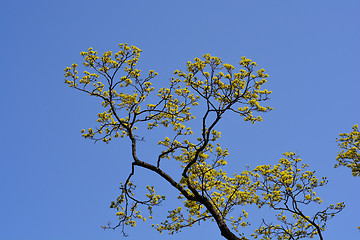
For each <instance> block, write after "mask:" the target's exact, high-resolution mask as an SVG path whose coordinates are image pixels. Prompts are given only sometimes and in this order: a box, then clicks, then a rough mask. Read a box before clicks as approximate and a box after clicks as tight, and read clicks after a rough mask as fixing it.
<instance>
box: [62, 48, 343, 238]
mask: <svg viewBox="0 0 360 240" xmlns="http://www.w3.org/2000/svg"><path fill="white" fill-rule="evenodd" d="M119 47H120V49H119V51H117V52H115V53H113V52H112V51H108V52H104V53H103V54H102V55H101V56H99V55H98V53H97V51H94V50H93V48H89V49H88V51H85V52H81V53H80V54H81V56H82V57H83V60H84V61H83V64H82V65H83V66H82V67H81V68H84V71H82V73H81V74H80V73H79V72H78V71H79V70H78V69H79V68H80V66H78V65H77V64H76V63H74V64H72V65H71V67H67V68H66V69H65V78H66V79H65V83H66V84H68V85H69V87H71V88H74V89H76V90H78V91H81V92H83V93H85V94H87V95H90V96H92V97H96V98H98V99H100V100H101V104H102V106H103V108H104V111H103V112H100V113H98V120H97V122H98V126H97V127H96V128H89V129H88V130H84V129H83V130H82V131H81V132H82V136H83V137H85V138H87V139H91V140H94V141H103V142H105V143H109V142H111V141H114V140H117V139H118V138H119V139H121V138H128V139H129V140H130V143H131V144H130V146H129V148H131V155H132V159H131V160H130V159H129V161H131V162H132V167H131V169H129V174H128V175H127V176H122V177H124V181H123V184H122V185H121V187H120V189H121V192H120V195H119V197H118V198H117V199H116V200H115V201H113V202H112V203H111V206H110V207H111V208H113V209H115V210H116V216H117V217H118V223H117V224H115V225H107V226H104V228H105V229H106V228H119V229H121V231H122V233H123V234H124V236H125V235H126V227H135V226H136V222H137V221H138V220H141V221H146V220H147V219H152V214H153V211H154V207H155V206H158V205H159V204H160V203H161V202H162V201H163V200H165V196H164V195H158V194H156V193H155V187H154V186H147V187H146V188H147V191H148V194H146V196H144V197H145V198H146V200H144V199H143V198H142V197H143V196H141V197H139V196H137V194H136V192H135V188H136V185H135V184H134V181H133V179H134V177H135V176H136V169H137V168H144V169H147V170H148V171H149V172H151V173H153V174H155V175H158V176H160V177H161V178H162V179H163V180H164V181H166V182H168V183H169V187H171V188H173V189H175V190H176V191H177V192H178V194H179V196H178V198H179V199H180V200H178V201H179V202H178V207H177V208H175V209H173V210H169V211H168V212H169V215H168V217H167V219H166V220H164V221H163V222H160V223H157V224H152V226H153V227H154V228H156V229H157V230H158V231H159V232H160V233H162V232H166V231H167V232H169V233H170V234H172V233H174V232H179V231H181V229H183V228H185V227H191V226H193V225H194V224H195V223H197V222H201V221H206V220H211V221H214V222H215V223H216V225H217V227H218V228H219V230H220V233H221V235H222V236H223V237H224V238H226V239H236V240H238V239H248V238H249V237H253V238H259V239H271V238H277V239H300V238H304V237H314V236H318V237H319V239H323V236H322V232H323V231H324V230H325V225H326V222H327V220H328V219H329V218H331V217H333V216H334V215H335V214H337V213H339V212H340V211H341V210H342V209H343V208H344V204H343V203H338V204H334V205H330V206H328V207H325V208H324V209H323V210H321V211H317V212H314V213H312V214H306V213H305V212H304V210H303V208H302V207H303V206H304V205H308V204H311V203H315V204H319V203H321V202H322V200H321V199H320V198H319V197H317V196H316V193H315V189H316V188H317V187H321V186H323V185H325V184H326V183H327V180H326V178H323V179H320V180H319V179H318V178H317V177H316V176H315V172H314V171H309V170H308V169H307V168H308V166H307V165H306V164H302V163H301V159H300V158H299V157H298V156H296V155H295V154H294V153H292V152H287V153H284V156H283V158H281V159H280V161H279V162H278V164H276V165H261V166H257V167H256V168H254V169H253V170H249V169H245V170H244V171H241V172H240V173H235V174H232V175H228V174H227V173H226V165H227V164H228V161H231V160H230V159H229V158H230V157H229V156H228V155H229V152H228V149H227V148H224V147H222V146H220V144H219V142H218V139H219V138H220V137H221V132H220V131H219V130H218V129H217V126H218V123H219V122H220V121H221V120H222V119H223V116H224V115H225V114H233V115H237V116H238V117H240V118H242V119H243V120H245V121H247V122H251V123H253V124H254V123H256V122H260V121H262V118H261V116H260V114H263V113H266V112H268V111H270V110H272V108H271V107H269V106H264V105H263V103H264V102H265V101H266V100H268V99H269V95H270V94H271V91H269V90H267V89H265V88H263V86H264V84H265V83H266V82H267V78H268V77H269V76H268V74H266V73H265V70H264V69H263V68H259V67H258V66H257V64H256V62H254V61H252V60H251V59H248V58H246V57H241V61H240V64H239V68H236V67H234V66H233V65H231V64H227V63H223V62H222V61H221V59H220V58H218V57H214V56H211V55H210V54H206V55H204V56H203V58H202V59H200V58H195V59H194V61H193V62H188V63H187V68H186V70H185V71H182V70H176V71H175V72H174V76H173V77H172V78H171V79H170V80H169V81H168V82H167V83H166V84H167V86H163V87H161V88H159V89H155V87H153V81H154V78H155V77H156V76H157V75H158V74H157V73H156V72H155V71H153V70H150V71H149V72H148V73H146V74H142V73H141V70H140V69H137V67H136V66H137V63H138V61H139V57H140V53H141V52H142V51H141V50H140V49H139V48H137V47H135V46H129V45H127V44H119ZM86 69H88V71H86ZM160 127H163V128H166V129H169V134H168V135H167V136H158V145H160V146H161V147H162V148H163V150H161V151H159V153H158V154H157V157H156V158H155V159H147V158H146V157H144V156H140V155H139V154H138V147H139V146H138V143H139V141H141V140H142V138H143V136H144V132H143V131H145V130H144V128H147V129H148V130H152V129H154V128H160ZM194 129H196V131H195V130H194ZM164 159H170V160H173V161H176V162H179V163H180V164H179V165H176V164H175V165H174V167H176V166H179V167H178V169H177V171H178V172H179V173H180V174H179V175H180V176H181V177H177V176H172V175H171V174H170V173H168V172H166V171H165V170H164V169H163V168H162V166H161V164H162V161H164ZM228 159H229V160H228ZM139 181H141V178H140V179H139ZM247 204H253V205H256V206H258V207H259V208H262V207H263V206H269V207H270V208H271V209H273V210H274V212H275V220H276V221H277V222H276V223H272V222H268V221H267V220H266V219H260V222H261V224H260V227H258V228H256V229H255V230H254V232H253V233H252V234H250V236H247V235H246V234H245V233H244V232H245V231H243V228H246V227H248V226H249V225H250V224H252V223H251V222H249V221H247V218H248V215H249V213H248V212H246V208H245V205H247ZM234 209H238V211H232V210H234Z"/></svg>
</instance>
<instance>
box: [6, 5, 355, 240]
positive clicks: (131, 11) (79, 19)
mask: <svg viewBox="0 0 360 240" xmlns="http://www.w3.org/2000/svg"><path fill="white" fill-rule="evenodd" d="M359 8H360V2H359V1H357V0H344V1H335V0H327V1H325V0H319V1H310V0H304V1H288V0H279V1H266V0H258V1H243V0H224V1H213V0H210V1H209V0H208V1H196V0H193V1H189V0H183V1H163V0H161V1H144V0H142V1H139V0H133V1H122V0H103V1H93V0H86V1H84V0H77V1H74V0H73V1H68V0H63V1H49V0H48V1H3V2H2V7H1V9H0V34H1V38H0V43H1V44H0V52H1V56H0V69H1V78H2V82H1V88H2V90H1V95H0V99H1V105H0V110H1V111H0V112H1V118H0V122H1V134H0V226H1V227H0V229H1V231H0V238H1V239H7V240H15V239H36V240H45V239H46V240H49V239H51V240H65V239H66V240H75V239H76V240H77V239H87V240H95V239H96V240H97V239H102V240H103V239H109V240H112V239H120V238H121V233H120V231H103V230H102V229H101V228H100V225H102V224H106V223H107V222H108V221H112V222H115V221H116V218H115V217H114V212H113V211H111V210H110V209H109V204H110V201H112V200H114V199H116V196H117V195H118V193H119V191H118V187H119V183H120V182H121V181H124V177H125V176H126V174H127V173H128V171H129V169H130V151H129V148H128V147H129V145H128V142H127V141H121V142H120V141H119V142H112V143H111V144H108V145H106V144H102V143H98V144H94V143H93V142H91V141H88V140H85V139H83V138H82V137H81V134H80V130H81V129H82V128H89V127H95V126H96V114H97V111H98V110H99V102H98V101H96V99H91V98H89V97H88V96H86V95H82V94H80V92H76V91H74V90H72V89H69V88H68V87H67V86H66V85H65V84H64V77H63V75H64V69H65V67H67V66H69V65H71V64H72V63H73V62H80V60H81V58H80V56H79V53H80V52H81V51H83V50H86V49H87V48H88V47H90V46H91V47H94V48H95V49H96V50H98V51H99V52H102V51H104V50H116V49H117V44H118V43H121V42H126V43H129V44H132V45H135V46H138V47H139V48H141V49H142V50H143V51H144V52H143V54H142V57H141V66H143V68H144V69H145V70H148V69H154V70H156V71H157V72H159V76H158V78H157V81H158V84H159V85H161V84H162V82H164V83H165V82H166V81H167V80H168V79H169V78H170V77H171V76H172V72H173V71H174V70H175V69H185V66H186V65H185V64H186V62H187V61H189V60H192V59H193V58H194V57H200V56H202V55H203V54H205V53H210V54H212V55H215V56H218V57H221V58H222V59H223V61H225V62H228V63H231V64H233V65H236V64H237V63H238V62H239V61H240V57H241V56H247V57H248V58H251V59H253V60H254V61H256V62H257V63H258V64H259V65H260V66H261V67H264V68H265V69H266V70H267V72H268V73H269V74H270V79H269V83H268V86H267V88H268V89H269V90H272V91H273V94H272V96H271V101H270V105H271V106H273V107H274V111H272V112H269V113H266V114H264V115H263V119H264V122H262V123H259V124H255V125H252V124H249V123H246V122H243V121H242V120H240V119H238V118H233V117H227V118H225V119H224V123H223V124H221V125H220V128H219V130H221V131H222V133H223V134H222V136H223V137H222V138H223V140H222V141H223V143H224V144H223V145H224V146H227V147H228V148H229V151H230V156H229V158H228V162H229V164H230V166H231V168H233V169H237V168H239V169H241V168H242V167H243V165H244V164H248V165H250V166H251V167H255V166H256V165H258V164H271V163H276V161H277V160H278V159H279V158H280V157H281V154H282V153H283V152H286V151H289V150H291V151H294V152H297V153H298V154H299V155H300V156H301V158H302V159H303V160H304V161H305V162H306V163H308V164H309V165H310V168H311V169H313V170H316V173H317V175H318V176H327V177H328V179H329V184H328V185H327V186H326V187H324V188H323V189H322V190H321V191H320V192H319V196H320V197H322V198H323V199H324V202H325V203H324V205H325V204H326V203H328V204H330V203H335V202H342V201H345V203H346V205H347V207H346V208H345V210H344V211H343V212H342V213H341V214H340V215H338V216H336V217H335V218H333V219H332V220H330V221H329V223H328V226H327V230H326V231H325V238H326V239H339V238H342V239H358V238H359V236H360V233H359V232H358V231H357V229H356V226H359V225H360V210H359V203H358V201H359V200H358V199H359V196H360V195H359V191H358V189H359V188H360V181H359V178H354V177H352V176H351V172H350V170H348V169H345V168H338V169H334V168H333V166H334V164H335V158H336V154H337V152H338V147H337V144H336V142H335V138H336V137H337V136H338V134H339V133H341V132H349V131H350V130H351V127H352V126H353V125H354V124H355V123H360V111H359V88H360V81H359V76H358V75H359V74H358V70H359V63H360V62H359V56H360V47H359V42H360V33H359V28H358V23H359V22H360V15H359V14H358V10H359ZM148 137H149V136H148ZM156 137H161V135H159V136H156V134H155V135H152V136H151V138H156ZM151 149H152V147H151V146H148V145H145V144H144V152H146V151H151ZM170 166H171V165H170ZM170 169H171V168H170ZM171 171H174V169H171ZM138 176H139V178H138V181H139V182H141V181H142V180H145V181H146V182H151V183H154V184H158V185H159V186H160V187H159V193H161V191H162V192H163V193H167V194H168V198H167V199H168V200H167V201H165V203H164V204H163V206H161V207H160V208H158V209H156V211H157V213H156V216H155V221H154V223H156V222H159V221H161V219H162V217H164V214H166V211H167V210H170V209H171V207H173V206H176V204H177V203H178V202H177V200H176V196H177V194H176V192H174V191H170V190H168V189H167V185H166V184H163V183H162V182H161V180H160V179H158V178H157V177H156V176H154V175H152V174H151V173H149V172H146V171H139V175H138ZM320 207H321V205H320ZM150 224H151V223H148V224H139V226H138V227H137V228H134V229H129V234H130V236H129V237H128V239H129V240H133V239H144V238H146V239H159V240H162V239H199V238H200V239H209V240H212V239H219V238H220V233H219V231H218V229H217V228H216V226H215V224H214V223H206V224H202V225H200V226H194V227H193V228H190V229H186V230H184V231H183V232H181V233H179V234H177V235H173V236H169V235H167V234H163V235H160V234H158V233H157V232H156V231H155V230H153V229H151V227H149V225H150Z"/></svg>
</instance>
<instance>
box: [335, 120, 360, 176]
mask: <svg viewBox="0 0 360 240" xmlns="http://www.w3.org/2000/svg"><path fill="white" fill-rule="evenodd" d="M352 129H353V131H352V132H350V133H341V134H340V138H339V139H336V141H337V142H339V147H340V149H341V152H339V153H338V155H337V157H336V160H337V161H338V163H337V164H335V167H336V168H337V167H339V166H345V167H348V168H350V169H351V171H352V175H353V176H354V177H360V132H359V130H358V125H357V124H355V125H354V126H353V127H352Z"/></svg>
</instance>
